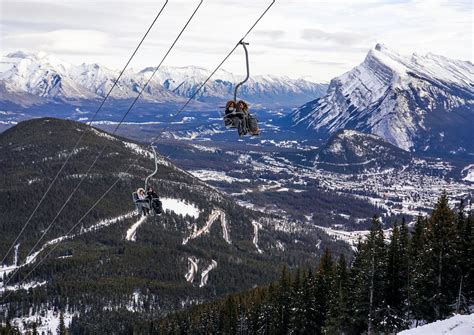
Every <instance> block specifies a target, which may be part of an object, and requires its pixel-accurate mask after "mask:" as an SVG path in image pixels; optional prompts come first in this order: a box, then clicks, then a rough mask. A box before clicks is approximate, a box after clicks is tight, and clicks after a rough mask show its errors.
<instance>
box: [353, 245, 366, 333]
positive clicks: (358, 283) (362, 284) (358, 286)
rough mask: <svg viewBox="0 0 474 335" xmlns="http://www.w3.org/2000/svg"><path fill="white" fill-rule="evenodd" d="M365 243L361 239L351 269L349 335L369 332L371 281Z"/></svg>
mask: <svg viewBox="0 0 474 335" xmlns="http://www.w3.org/2000/svg"><path fill="white" fill-rule="evenodd" d="M367 269H368V266H367V257H366V247H365V242H362V240H361V239H359V241H358V243H357V245H356V250H355V251H354V257H353V260H352V264H351V268H350V277H351V280H350V284H349V285H350V289H349V305H350V306H352V317H351V321H350V324H349V329H350V332H349V334H354V335H359V334H362V333H363V332H365V331H367V315H368V314H369V299H368V297H369V286H368V285H367V283H368V281H369V276H368V271H367Z"/></svg>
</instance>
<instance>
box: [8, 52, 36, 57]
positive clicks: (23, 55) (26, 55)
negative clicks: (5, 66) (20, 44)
mask: <svg viewBox="0 0 474 335" xmlns="http://www.w3.org/2000/svg"><path fill="white" fill-rule="evenodd" d="M31 55H32V54H31V53H28V52H24V51H20V50H18V51H15V52H11V53H9V54H7V55H6V57H7V58H27V57H29V56H31Z"/></svg>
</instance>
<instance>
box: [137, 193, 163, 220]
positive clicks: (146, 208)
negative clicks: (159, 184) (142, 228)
mask: <svg viewBox="0 0 474 335" xmlns="http://www.w3.org/2000/svg"><path fill="white" fill-rule="evenodd" d="M134 201H135V203H136V204H137V205H138V206H140V207H141V209H142V212H143V215H148V214H150V209H152V210H153V211H154V212H155V214H156V215H158V214H161V213H163V207H162V204H161V201H160V199H159V198H158V194H156V192H155V191H154V190H153V188H152V187H151V186H149V187H148V188H147V191H146V193H145V190H144V189H143V188H139V189H138V190H137V192H136V197H135V196H134Z"/></svg>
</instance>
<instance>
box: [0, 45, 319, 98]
mask: <svg viewBox="0 0 474 335" xmlns="http://www.w3.org/2000/svg"><path fill="white" fill-rule="evenodd" d="M154 70H155V68H153V67H147V68H145V69H143V70H140V71H136V70H133V69H128V70H126V71H125V73H124V74H123V76H122V78H121V80H120V82H119V83H118V85H117V87H116V89H114V90H113V91H112V93H111V97H112V98H115V99H127V98H132V97H135V96H136V94H137V92H138V91H139V89H140V88H141V87H142V85H144V84H145V82H146V81H147V80H148V78H149V77H150V75H151V73H152V72H153V71H154ZM209 73H210V71H209V70H208V69H204V68H199V67H195V66H187V67H166V66H162V67H160V69H159V70H158V71H157V73H156V74H155V76H154V77H153V79H152V80H151V82H150V83H149V85H148V86H147V88H146V90H145V91H144V93H143V99H144V100H148V101H153V102H173V103H182V102H184V101H185V99H187V98H189V97H190V96H191V95H192V94H193V93H194V92H195V90H196V89H197V88H198V87H199V86H200V85H201V84H202V82H203V81H204V80H205V79H206V78H207V76H208V75H209ZM118 74H119V71H118V70H113V69H109V68H107V67H105V66H102V65H99V64H85V63H83V64H81V65H73V64H69V63H66V62H63V61H61V60H59V59H58V58H56V57H54V56H52V55H48V54H46V53H44V52H40V53H36V54H34V53H26V52H21V51H19V52H15V53H10V54H8V55H5V56H3V57H2V59H1V60H0V82H3V83H4V84H5V88H6V90H7V91H8V92H13V93H17V92H21V93H29V94H32V95H35V96H40V97H44V98H61V99H69V100H71V99H98V98H100V97H103V96H105V94H106V93H107V92H108V91H109V90H110V88H111V87H112V85H113V83H114V81H115V79H116V78H117V77H118ZM242 78H243V76H235V75H233V74H232V73H230V72H227V71H225V70H223V69H220V70H219V71H218V72H217V73H216V75H215V76H214V77H213V78H212V79H211V80H210V81H209V82H208V84H207V85H206V87H205V88H204V89H203V90H202V91H201V92H199V94H198V96H197V99H198V100H201V101H209V102H213V103H214V102H216V101H222V100H227V99H228V97H229V96H232V89H233V85H234V84H235V83H236V82H239V81H241V80H242ZM326 87H327V86H326V85H325V84H315V83H311V82H308V81H306V80H304V79H297V80H295V79H290V78H288V77H277V76H271V75H261V76H253V77H252V78H250V80H249V81H248V82H247V83H246V85H245V86H244V87H242V90H241V95H242V97H243V98H245V99H246V100H250V101H252V99H253V100H254V101H263V100H265V101H267V102H272V101H273V100H275V99H277V100H278V101H280V102H282V103H285V101H288V102H290V101H299V104H301V102H302V101H305V100H309V99H310V98H311V97H313V96H315V95H317V96H320V95H322V94H324V92H325V90H326ZM295 99H296V100H295ZM273 102H274V101H273ZM295 104H298V102H295Z"/></svg>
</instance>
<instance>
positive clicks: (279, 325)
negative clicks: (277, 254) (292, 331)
mask: <svg viewBox="0 0 474 335" xmlns="http://www.w3.org/2000/svg"><path fill="white" fill-rule="evenodd" d="M290 285H291V280H290V276H289V274H288V270H287V268H286V266H285V267H283V270H282V273H281V277H280V281H279V290H278V300H277V301H276V307H277V315H276V320H275V321H276V323H275V333H276V334H286V333H288V329H289V326H290Z"/></svg>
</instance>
